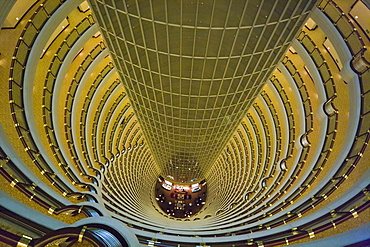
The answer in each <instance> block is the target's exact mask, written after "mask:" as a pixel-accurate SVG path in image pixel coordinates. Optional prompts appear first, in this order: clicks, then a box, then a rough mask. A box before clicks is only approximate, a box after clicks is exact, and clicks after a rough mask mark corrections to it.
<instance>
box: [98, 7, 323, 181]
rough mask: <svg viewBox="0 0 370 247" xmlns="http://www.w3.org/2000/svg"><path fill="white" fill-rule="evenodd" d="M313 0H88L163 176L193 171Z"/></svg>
mask: <svg viewBox="0 0 370 247" xmlns="http://www.w3.org/2000/svg"><path fill="white" fill-rule="evenodd" d="M315 2H316V1H288V2H286V1H259V0H258V1H245V2H244V1H220V0H218V1H193V2H190V1H189V2H186V1H170V2H167V1H154V2H143V1H127V2H123V1H91V4H92V6H93V12H94V13H95V15H96V17H97V21H98V23H99V24H100V27H101V30H102V33H103V36H104V38H105V40H106V41H107V45H108V47H109V49H110V51H111V56H112V58H113V60H114V62H115V64H116V66H117V68H118V72H119V74H120V77H121V78H122V82H123V84H124V87H125V89H126V90H127V92H128V95H129V98H130V101H131V102H132V105H133V108H134V110H135V114H136V116H137V117H138V119H139V123H140V124H141V127H142V130H143V132H144V136H145V138H146V140H147V142H148V145H149V147H150V149H151V151H152V153H153V156H154V158H155V160H156V164H157V165H158V166H159V167H160V169H161V173H162V175H164V176H169V177H173V178H174V179H175V180H176V181H179V182H190V180H191V179H194V178H198V179H203V178H204V175H205V173H206V172H207V171H209V169H211V167H212V165H213V164H214V162H215V160H216V159H217V157H218V155H219V154H220V152H221V150H222V148H224V147H225V145H226V142H227V141H228V140H229V139H230V137H231V135H232V133H233V132H234V131H235V129H236V127H237V125H238V124H240V122H241V120H242V118H243V117H244V116H245V114H246V112H247V110H248V109H249V107H250V106H251V104H252V103H253V101H254V100H255V97H256V96H257V95H258V94H259V93H260V91H261V89H262V87H263V85H264V84H265V83H266V80H267V78H268V77H269V76H270V75H271V72H272V69H273V68H275V66H276V63H277V62H278V61H279V60H280V58H281V57H282V55H283V54H284V53H285V52H286V50H287V48H288V45H289V43H290V42H291V40H292V38H293V37H294V36H295V35H296V34H297V32H298V30H299V28H300V27H301V26H302V25H303V22H304V20H305V19H306V17H307V14H308V12H309V10H310V9H311V8H312V7H313V6H314V4H315Z"/></svg>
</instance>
